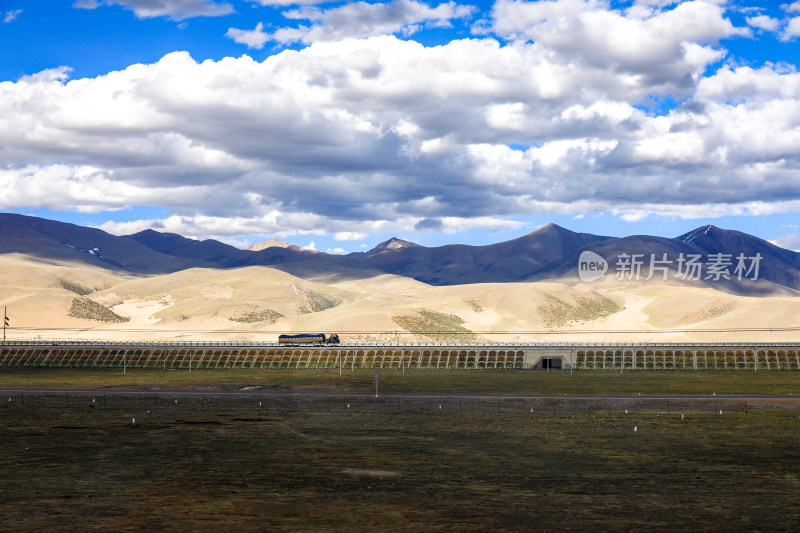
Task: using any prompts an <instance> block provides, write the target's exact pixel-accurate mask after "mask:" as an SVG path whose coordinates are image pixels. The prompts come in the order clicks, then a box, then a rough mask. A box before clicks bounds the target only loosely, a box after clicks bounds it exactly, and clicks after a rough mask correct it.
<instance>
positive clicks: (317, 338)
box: [278, 333, 340, 345]
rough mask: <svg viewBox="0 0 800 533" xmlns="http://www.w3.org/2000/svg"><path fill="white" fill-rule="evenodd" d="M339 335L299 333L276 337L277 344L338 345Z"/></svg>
mask: <svg viewBox="0 0 800 533" xmlns="http://www.w3.org/2000/svg"><path fill="white" fill-rule="evenodd" d="M339 342H340V341H339V335H337V334H336V333H331V334H329V335H326V334H325V333H301V334H298V335H278V343H279V344H288V345H293V344H306V345H307V344H339Z"/></svg>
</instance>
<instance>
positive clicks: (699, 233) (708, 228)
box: [677, 224, 727, 244]
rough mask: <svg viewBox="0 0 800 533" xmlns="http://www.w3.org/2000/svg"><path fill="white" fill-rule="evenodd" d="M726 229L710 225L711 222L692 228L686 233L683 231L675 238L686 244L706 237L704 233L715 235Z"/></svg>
mask: <svg viewBox="0 0 800 533" xmlns="http://www.w3.org/2000/svg"><path fill="white" fill-rule="evenodd" d="M725 231H727V230H723V229H720V228H718V227H716V226H712V225H711V224H706V225H705V226H700V227H699V228H696V229H693V230H692V231H690V232H688V233H684V234H683V235H681V236H680V237H677V240H679V241H681V242H685V243H687V244H694V242H695V241H696V240H698V239H701V238H703V239H707V238H708V237H705V236H706V235H709V234H711V237H714V236H717V235H719V234H720V233H724V232H725Z"/></svg>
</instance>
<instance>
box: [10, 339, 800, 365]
mask: <svg viewBox="0 0 800 533" xmlns="http://www.w3.org/2000/svg"><path fill="white" fill-rule="evenodd" d="M0 366H24V367H120V368H122V367H131V368H133V367H140V368H144V367H149V368H165V369H190V368H192V369H200V368H310V369H313V368H338V367H344V368H365V367H366V368H430V369H456V368H463V369H504V368H508V369H510V368H523V369H534V368H539V369H573V368H574V369H596V370H617V371H619V370H625V369H631V370H633V369H641V370H646V369H653V370H662V369H663V370H667V369H709V370H710V369H715V370H716V369H752V370H784V369H800V342H797V343H739V344H734V343H707V342H704V343H652V342H649V343H552V344H546V343H532V344H531V343H529V344H515V343H506V344H504V343H484V344H470V343H462V344H459V343H417V344H410V343H409V344H400V343H344V344H338V345H322V346H318V345H315V346H287V345H281V344H277V343H267V342H250V343H248V342H107V341H101V342H100V341H10V342H3V343H1V344H0Z"/></svg>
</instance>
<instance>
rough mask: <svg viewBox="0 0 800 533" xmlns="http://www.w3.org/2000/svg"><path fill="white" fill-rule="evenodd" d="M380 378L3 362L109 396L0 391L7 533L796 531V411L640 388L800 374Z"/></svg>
mask: <svg viewBox="0 0 800 533" xmlns="http://www.w3.org/2000/svg"><path fill="white" fill-rule="evenodd" d="M373 376H374V374H373V371H372V370H359V369H356V370H355V371H347V370H345V371H344V372H343V373H342V375H339V372H338V371H333V370H329V371H309V370H300V371H292V370H271V371H270V370H222V371H213V370H208V371H193V372H186V371H167V372H164V371H157V370H150V369H148V370H142V369H133V370H128V371H127V373H125V374H123V373H122V371H121V370H119V369H107V370H94V371H89V370H75V369H35V368H32V369H26V368H3V369H2V370H0V388H12V387H44V388H61V387H64V388H75V389H102V390H104V391H107V392H101V393H96V392H95V393H64V392H60V393H47V394H45V393H27V392H26V393H21V392H12V393H10V394H9V395H8V398H5V397H2V398H0V399H1V400H2V401H0V480H2V481H1V482H0V516H2V519H1V520H0V530H3V531H31V530H40V529H41V530H47V531H57V530H72V529H93V530H117V531H134V530H135V531H141V530H165V531H170V530H172V531H189V530H194V531H196V530H220V531H533V530H536V531H554V530H578V531H587V530H603V531H621V530H626V531H630V530H662V531H675V530H693V531H741V530H749V531H758V530H765V531H766V530H769V531H790V530H791V531H795V530H796V527H797V524H798V523H800V499H798V498H797V494H798V491H799V490H800V469H798V466H797V465H798V464H800V402H796V401H795V400H791V399H790V400H786V399H783V400H779V399H774V400H758V401H754V400H748V401H744V400H735V399H730V398H719V399H711V400H690V399H684V400H669V401H667V400H656V399H652V398H648V396H649V395H654V394H659V395H660V394H678V395H680V394H684V395H690V394H712V393H716V394H717V395H742V394H767V395H776V396H778V395H780V396H784V397H785V396H787V395H789V394H792V395H794V396H797V395H800V374H798V373H796V372H792V371H772V372H758V373H756V372H738V371H718V372H692V371H676V372H650V373H647V372H625V373H624V374H619V373H611V372H605V373H603V372H587V371H583V372H574V373H573V374H572V375H570V373H569V372H563V371H560V372H543V371H538V372H533V371H500V372H492V371H480V372H475V371H468V372H465V371H436V372H433V371H407V372H405V373H401V371H400V370H383V371H381V375H380V381H379V390H380V392H381V393H386V395H385V396H379V397H377V398H376V397H374V395H373V394H374V391H375V383H374V381H373ZM115 389H116V390H120V389H126V390H131V389H135V390H137V391H139V392H140V393H139V394H132V393H126V394H115V393H113V391H114V390H115ZM164 391H175V392H174V393H170V394H166V393H165V392H164ZM198 391H209V392H221V391H222V392H224V391H228V392H237V393H241V392H247V393H248V394H247V395H233V394H229V395H217V394H214V395H203V394H200V393H199V392H198ZM314 391H328V392H333V393H337V394H340V396H330V397H323V396H313V395H311V394H310V393H311V392H314ZM159 392H160V393H159ZM272 392H283V393H288V394H286V395H280V396H275V395H271V394H270V393H272ZM392 392H394V393H401V392H402V393H427V394H433V395H432V396H427V397H393V396H390V395H389V393H392ZM363 393H367V395H359V394H363ZM371 393H373V394H371ZM439 393H441V394H452V396H435V394H439ZM639 393H641V395H642V396H641V397H639ZM348 394H349V395H350V396H348ZM471 394H481V395H484V396H482V397H480V398H476V397H470V395H471ZM493 394H495V395H497V396H500V395H504V394H554V395H563V394H566V395H567V396H566V397H563V396H562V397H559V398H549V399H528V398H513V399H506V398H495V397H492V395H493ZM575 394H596V395H614V394H619V395H625V394H627V395H632V396H634V397H632V398H626V399H612V400H603V399H590V400H585V399H581V400H578V399H571V398H570V395H575ZM6 400H8V401H6ZM626 409H627V413H626V412H625V410H626ZM634 428H635V429H636V431H634Z"/></svg>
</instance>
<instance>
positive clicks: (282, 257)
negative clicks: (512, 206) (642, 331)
mask: <svg viewBox="0 0 800 533" xmlns="http://www.w3.org/2000/svg"><path fill="white" fill-rule="evenodd" d="M583 252H592V253H593V254H596V256H592V257H594V258H598V257H599V258H601V259H600V262H602V261H605V263H606V264H607V272H606V273H605V277H606V278H614V277H617V278H618V279H622V280H626V279H627V280H634V281H635V280H636V279H637V278H639V279H641V280H644V279H645V278H646V277H647V276H648V275H649V274H650V267H651V266H654V267H655V268H654V269H653V277H655V278H657V279H661V278H662V276H666V277H667V278H668V279H669V281H670V282H671V283H688V284H692V285H706V286H710V287H714V288H717V289H720V290H725V291H728V292H734V293H738V294H760V293H768V292H774V291H776V290H779V291H787V290H788V291H790V292H793V291H797V290H800V254H798V253H796V252H793V251H790V250H785V249H783V248H779V247H777V246H775V245H773V244H771V243H769V242H767V241H765V240H763V239H759V238H757V237H753V236H751V235H748V234H746V233H742V232H739V231H732V230H725V229H721V228H718V227H715V226H701V227H699V228H697V229H696V230H694V231H691V232H689V233H686V234H685V235H681V236H679V237H675V238H664V237H652V236H647V235H633V236H629V237H622V238H616V237H606V236H600V235H592V234H588V233H576V232H573V231H570V230H567V229H565V228H562V227H560V226H557V225H555V224H549V225H547V226H545V227H543V228H541V229H539V230H537V231H534V232H532V233H530V234H528V235H525V236H522V237H519V238H517V239H513V240H510V241H505V242H500V243H497V244H491V245H487V246H469V245H462V244H454V245H447V246H439V247H433V248H428V247H425V246H420V245H418V244H414V243H411V242H407V241H403V240H400V239H390V240H388V241H386V242H383V243H381V244H379V245H378V246H376V247H375V248H373V249H372V250H370V251H368V252H358V253H352V254H348V255H332V254H326V253H322V252H317V251H309V250H303V249H300V248H298V247H296V246H289V245H286V244H285V243H282V242H280V241H277V240H270V241H266V242H265V243H262V244H261V245H255V246H253V247H251V248H250V249H248V250H241V249H239V248H235V247H233V246H230V245H227V244H223V243H221V242H219V241H215V240H204V241H198V240H194V239H188V238H186V237H182V236H180V235H176V234H172V233H160V232H157V231H153V230H145V231H141V232H139V233H135V234H133V235H126V236H115V235H111V234H109V233H106V232H104V231H102V230H99V229H94V228H87V227H82V226H77V225H74V224H68V223H64V222H56V221H52V220H46V219H42V218H37V217H31V216H23V215H16V214H7V213H6V214H4V213H0V253H21V254H26V255H29V256H34V257H37V258H39V259H43V260H51V261H79V262H84V263H87V264H92V265H96V266H101V267H104V268H108V269H111V270H118V271H127V272H131V273H136V274H164V273H169V272H176V271H180V270H185V269H187V268H193V267H200V268H222V269H226V268H236V267H244V266H257V265H260V266H270V267H273V268H277V269H280V270H283V271H286V272H289V273H291V274H294V275H296V276H299V277H305V278H309V277H321V276H340V277H354V278H355V277H362V276H368V275H374V274H376V273H389V274H396V275H400V276H406V277H410V278H413V279H416V280H418V281H422V282H424V283H428V284H431V285H461V284H471V283H490V282H493V283H506V282H520V281H539V280H548V279H550V280H557V279H562V278H569V279H575V280H577V279H578V276H579V271H578V261H579V258H581V257H585V255H584V256H582V255H581V254H582V253H583Z"/></svg>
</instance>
